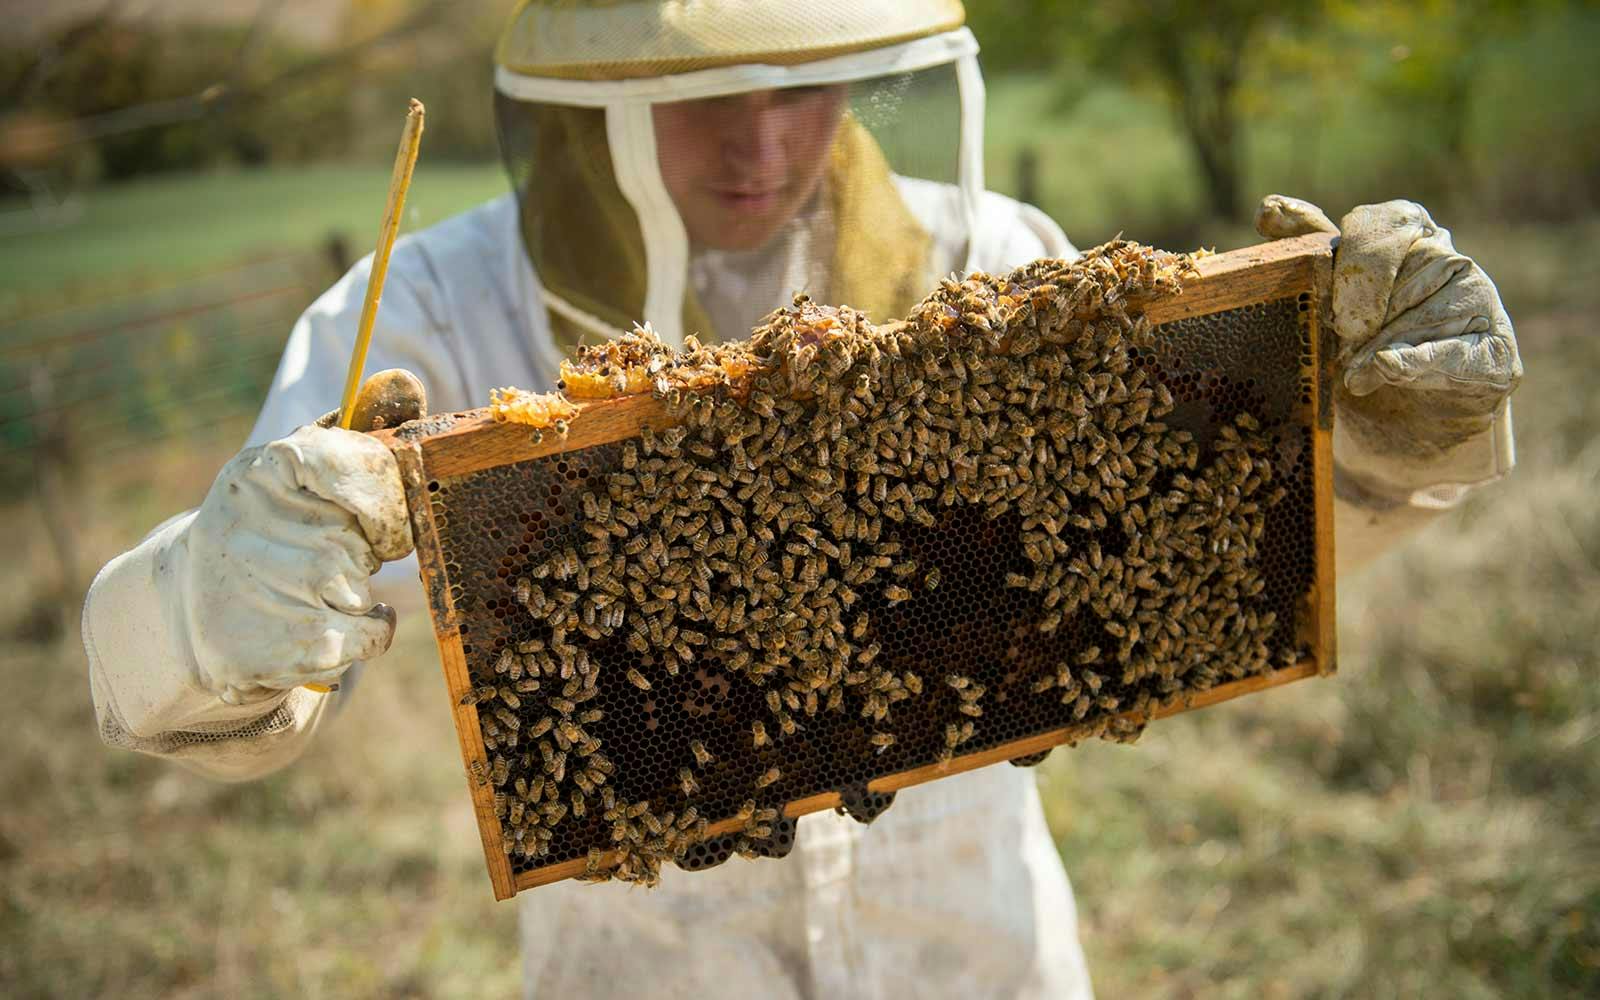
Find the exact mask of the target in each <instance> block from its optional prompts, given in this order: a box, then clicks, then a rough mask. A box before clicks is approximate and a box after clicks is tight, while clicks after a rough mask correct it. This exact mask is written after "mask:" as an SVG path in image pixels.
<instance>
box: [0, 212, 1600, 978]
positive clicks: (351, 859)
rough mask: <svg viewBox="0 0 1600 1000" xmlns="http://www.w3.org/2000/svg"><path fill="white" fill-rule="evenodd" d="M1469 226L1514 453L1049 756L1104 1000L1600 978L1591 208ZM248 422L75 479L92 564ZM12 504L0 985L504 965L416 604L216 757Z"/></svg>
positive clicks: (463, 971) (1599, 611)
mask: <svg viewBox="0 0 1600 1000" xmlns="http://www.w3.org/2000/svg"><path fill="white" fill-rule="evenodd" d="M1458 235H1461V234H1458ZM1474 236H1475V238H1470V239H1464V240H1463V242H1464V243H1465V244H1466V246H1467V248H1468V249H1469V250H1472V249H1477V248H1478V247H1485V248H1486V249H1487V250H1488V252H1487V253H1486V256H1489V257H1490V258H1491V261H1493V259H1494V258H1499V259H1501V260H1502V261H1504V262H1505V263H1504V266H1503V267H1502V268H1500V269H1498V270H1497V272H1496V273H1499V274H1501V275H1502V276H1503V278H1505V276H1507V275H1510V276H1512V277H1511V278H1510V279H1509V280H1503V284H1504V285H1505V287H1506V291H1507V296H1508V301H1509V302H1511V304H1512V309H1513V314H1514V315H1515V316H1516V317H1517V318H1518V320H1519V330H1520V332H1521V334H1522V336H1523V339H1524V343H1525V356H1526V360H1527V365H1528V369H1529V373H1530V374H1529V378H1528V381H1527V384H1526V386H1525V388H1524V389H1523V391H1522V393H1521V395H1520V397H1519V401H1518V412H1517V418H1518V428H1519V442H1520V449H1521V466H1520V468H1519V470H1518V472H1517V474H1516V476H1515V477H1514V478H1512V479H1511V480H1510V481H1508V482H1506V483H1504V484H1501V485H1500V486H1498V487H1496V488H1494V489H1493V490H1489V491H1486V492H1485V493H1483V494H1482V495H1481V496H1478V497H1475V498H1474V499H1473V500H1472V501H1471V502H1470V503H1469V504H1468V505H1467V507H1466V509H1464V510H1462V511H1460V512H1458V513H1456V514H1453V515H1452V516H1450V517H1449V518H1447V519H1445V520H1444V521H1443V522H1441V523H1440V524H1438V525H1437V526H1435V527H1434V528H1431V529H1430V530H1429V531H1428V532H1427V533H1426V534H1425V535H1424V536H1422V537H1420V538H1418V539H1416V540H1415V541H1413V542H1412V543H1410V544H1408V545H1407V546H1406V547H1404V548H1403V549H1402V550H1400V551H1397V552H1395V553H1394V554H1392V555H1391V556H1389V557H1388V558H1386V559H1385V560H1384V561H1383V562H1381V563H1380V564H1379V565H1378V566H1376V567H1375V568H1374V569H1373V570H1372V571H1370V572H1369V573H1368V574H1367V575H1366V576H1365V577H1363V578H1362V579H1360V580H1353V581H1348V585H1347V586H1346V587H1345V588H1344V590H1343V592H1342V593H1341V595H1340V597H1341V621H1342V626H1343V627H1342V631H1341V637H1340V638H1341V672H1340V674H1339V676H1338V677H1337V678H1334V679H1332V680H1326V681H1309V682H1305V683H1302V684H1298V685H1294V686H1291V687H1289V688H1286V689H1281V690H1277V691H1273V692H1270V693H1268V694H1265V695H1263V696H1261V697H1258V698H1253V699H1248V700H1245V701H1243V702H1239V703H1234V704H1232V705H1228V706H1223V707H1219V708H1216V709H1211V710H1208V711H1206V712H1203V713H1198V714H1196V715H1194V716H1190V717H1184V718H1179V719H1175V720H1171V721H1168V722H1164V723H1160V724H1158V725H1156V726H1154V727H1152V729H1151V731H1150V732H1149V734H1148V735H1147V736H1146V737H1145V739H1144V741H1143V742H1142V743H1141V744H1140V745H1139V746H1137V747H1134V748H1124V747H1116V746H1109V745H1099V744H1096V745H1090V746H1085V747H1083V748H1080V749H1078V750H1076V751H1072V752H1058V753H1057V754H1056V755H1055V756H1054V757H1053V758H1052V759H1051V761H1050V762H1049V763H1048V764H1047V765H1045V767H1044V768H1043V769H1042V770H1041V772H1040V773H1041V780H1042V781H1043V782H1044V783H1045V785H1046V790H1047V796H1046V801H1047V803H1048V807H1049V810H1050V816H1051V822H1052V826H1053V829H1054V830H1055V831H1056V833H1057V836H1058V839H1059V842H1060V845H1061V848H1062V852H1063V854H1064V856H1065V857H1066V859H1067V865H1068V870H1069V872H1071V873H1072V875H1073V877H1074V879H1075V882H1076V886H1077V889H1078V893H1079V903H1080V907H1081V910H1082V918H1083V932H1084V942H1085V946H1086V948H1087V949H1088V952H1089V955H1090V960H1091V968H1092V969H1093V971H1094V974H1095V976H1096V981H1097V986H1098V988H1099V991H1100V994H1101V995H1102V996H1106V997H1122V996H1141V997H1185V996H1207V997H1211V996H1221V997H1231V996H1250V997H1255V996H1288V997H1299V996H1361V997H1372V996H1376V997H1382V996H1418V995H1429V996H1451V997H1480V996H1481V997H1489V996H1503V995H1514V996H1532V997H1545V996H1550V997H1554V996H1578V995H1594V994H1595V992H1596V991H1597V990H1600V831H1597V828H1596V822H1595V817H1594V809H1593V805H1592V803H1593V802H1594V801H1595V798H1596V797H1597V796H1600V754H1597V752H1596V750H1597V735H1600V683H1597V681H1600V677H1597V671H1596V655H1595V652H1594V649H1593V643H1594V636H1595V634H1596V633H1597V631H1600V509H1597V507H1596V505H1595V503H1594V502H1593V495H1594V493H1595V487H1596V485H1597V480H1600V446H1596V445H1593V444H1592V443H1591V440H1590V439H1591V438H1592V437H1593V436H1594V434H1595V430H1596V428H1600V399H1597V398H1596V396H1595V394H1594V393H1593V390H1592V388H1591V386H1590V385H1589V384H1588V382H1589V378H1590V374H1589V373H1591V372H1593V371H1596V370H1600V342H1597V341H1596V340H1595V338H1594V337H1593V336H1592V334H1591V329H1590V328H1591V325H1592V322H1593V321H1592V319H1591V316H1592V310H1593V307H1594V306H1595V305H1596V304H1597V303H1596V301H1595V299H1596V298H1597V296H1596V294H1595V292H1594V291H1593V290H1594V289H1595V288H1596V287H1600V286H1597V283H1595V282H1594V281H1592V280H1589V279H1588V278H1585V277H1584V276H1583V275H1581V274H1580V275H1574V274H1573V273H1572V271H1571V269H1570V268H1571V266H1584V267H1588V268H1589V271H1590V275H1589V277H1590V278H1592V273H1593V265H1592V264H1580V265H1571V264H1569V262H1572V261H1579V262H1581V261H1594V260H1596V259H1600V254H1596V253H1594V252H1593V251H1594V250H1596V249H1597V247H1596V244H1597V243H1600V227H1597V226H1596V225H1594V224H1592V223H1591V224H1584V225H1576V226H1573V227H1571V228H1570V229H1569V230H1563V231H1560V232H1548V233H1540V232H1518V231H1506V232H1503V233H1486V232H1480V233H1477V234H1474ZM1518 241H1522V242H1520V243H1519V242H1518ZM1491 243H1492V247H1491V246H1489V245H1490V244H1491ZM1474 244H1477V246H1474ZM1552 247H1564V248H1565V250H1566V252H1565V253H1556V252H1554V251H1552V250H1551V249H1549V248H1552ZM1536 261H1544V262H1545V263H1543V264H1535V263H1529V262H1536ZM1519 262H1520V264H1521V265H1523V266H1518V265H1519ZM1524 270H1526V271H1527V275H1526V276H1520V277H1518V276H1516V275H1518V274H1519V273H1520V272H1521V271H1524ZM1523 303H1526V305H1527V309H1526V310H1523V308H1522V304H1523ZM242 433H243V430H242V429H241V428H222V429H220V430H219V431H218V432H216V433H214V434H212V435H211V436H210V437H209V439H206V438H200V439H197V443H194V444H192V445H190V446H189V447H186V448H184V449H182V450H179V449H176V448H174V449H171V450H169V451H167V452H164V453H162V454H160V455H143V456H138V460H137V462H136V463H133V464H129V463H124V464H123V465H121V466H120V471H119V470H118V469H107V470H104V471H103V472H102V473H100V474H97V475H95V476H93V477H91V478H90V479H89V480H88V481H87V482H86V484H85V486H86V491H85V493H84V494H83V496H84V501H83V506H82V509H81V511H80V512H79V514H78V517H79V519H80V525H81V531H80V541H81V544H82V546H83V549H84V553H85V558H86V561H94V562H96V563H98V561H100V560H102V559H104V558H106V557H107V556H109V555H110V554H111V553H113V552H115V551H116V550H117V549H118V548H121V547H124V546H126V545H127V544H128V543H129V542H130V541H131V540H132V539H133V538H135V537H137V534H138V533H139V531H141V530H143V529H145V528H147V527H149V526H150V525H151V524H152V523H153V522H154V521H155V520H157V519H158V518H159V517H160V516H161V515H163V514H165V513H168V512H170V511H171V510H172V509H175V508H176V507H178V506H182V505H185V504H192V503H194V502H196V501H197V500H198V498H199V497H200V495H201V494H202V493H203V490H204V487H205V484H206V482H207V481H208V480H209V478H210V476H211V475H212V474H213V472H214V470H215V469H216V468H217V467H218V466H219V465H220V463H221V461H222V459H223V458H224V457H226V455H227V453H228V452H230V451H231V450H232V448H233V447H235V446H236V443H237V441H238V440H239V438H240V437H241V436H242ZM6 514H7V515H8V516H7V521H6V523H8V524H9V525H12V526H13V530H12V532H11V537H10V538H9V539H8V542H9V543H10V545H11V547H12V555H13V557H16V558H17V562H15V563H12V565H20V566H24V567H29V568H30V572H27V573H17V572H12V573H8V574H7V575H6V577H5V578H4V583H3V587H4V589H3V591H0V597H4V598H5V600H6V606H7V607H9V608H11V609H12V611H11V612H10V613H8V614H7V615H5V616H0V630H3V633H0V634H4V635H5V636H7V638H5V639H4V640H0V684H3V685H4V688H5V690H6V691H7V692H8V694H9V697H8V699H7V702H6V705H7V707H6V710H5V715H4V718H3V724H4V731H5V732H6V736H7V743H6V748H7V751H8V752H7V753H6V755H5V758H4V762H3V763H0V775H3V780H4V783H5V788H6V789H7V790H8V797H7V798H8V801H7V808H6V810H5V811H4V813H3V814H0V939H3V940H4V941H5V945H4V946H0V983H4V984H5V986H6V992H7V993H9V994H10V995H29V996H32V995H60V996H87V995H96V994H103V993H115V994H117V995H119V996H134V997H138V996H157V995H159V996H167V997H189V996H228V997H236V996H238V997H248V996H255V995H259V996H281V995H304V996H340V997H344V996H392V995H425V996H453V995H457V994H462V995H465V994H471V995H473V996H504V995H509V994H512V993H514V992H515V991H516V989H517V986H518V980H519V975H518V968H517V951H516V917H515V908H514V907H513V906H508V905H497V904H494V903H492V902H491V901H490V898H489V891H488V883H487V879H486V877H485V875H484V873H483V870H482V862H481V857H480V855H479V853H478V847H477V836H476V832H475V829H474V827H473V823H472V819H471V815H470V812H469V808H468V799H467V796H466V794H465V788H464V785H463V778H462V776H461V773H460V771H461V767H460V763H459V758H458V756H457V754H456V751H455V744H454V735H453V733H452V730H451V725H450V721H449V717H448V712H447V711H446V706H445V703H444V702H445V694H444V686H443V682H442V680H441V678H440V677H439V675H438V670H437V667H436V666H435V664H434V661H433V651H432V648H431V643H430V640H429V638H428V636H427V635H426V630H425V627H424V625H423V623H421V622H420V621H417V620H415V619H413V620H410V621H408V622H406V623H405V626H404V631H403V635H402V639H401V642H400V645H399V648H398V649H397V650H396V652H395V653H394V654H392V655H390V656H389V657H387V658H385V660H384V661H382V662H381V663H379V664H377V665H376V666H375V667H374V669H372V670H371V671H370V672H369V674H368V676H367V677H366V678H365V679H364V680H363V682H362V684H361V690H360V695H359V697H356V698H354V699H353V701H352V703H351V705H350V707H349V709H348V711H347V713H346V714H345V716H344V717H343V718H341V719H339V720H338V721H337V723H336V724H335V725H333V726H332V727H330V729H329V730H328V732H327V733H326V734H325V738H323V739H321V740H320V741H319V742H318V744H317V745H316V746H315V747H314V748H313V749H312V750H311V751H310V753H309V754H308V756H307V758H306V759H305V760H303V761H302V762H301V763H300V764H299V765H298V766H296V767H294V768H291V769H290V770H288V771H287V772H285V773H283V774H280V775H278V776H276V777H273V778H271V779H269V780H267V781H264V782H259V783H256V784H252V785H243V786H222V785H215V784H209V783H207V782H205V781H202V780H200V779H198V778H194V777H191V776H189V775H187V774H184V773H181V772H178V771H176V770H174V769H172V768H170V767H167V766H165V765H162V764H161V763H159V762H156V761H152V760H146V759H142V758H138V757H134V756H132V755H128V754H118V753H113V752H110V751H107V750H104V749H103V748H102V747H101V746H100V744H99V743H98V741H97V740H96V739H95V736H94V726H93V715H92V711H91V709H90V706H89V699H88V692H87V690H86V688H85V684H84V666H83V659H82V653H81V651H80V649H79V647H78V645H77V643H76V641H75V637H74V636H73V635H72V634H71V633H70V632H69V633H68V634H67V635H65V636H61V637H57V638H55V639H45V640H41V639H39V638H38V636H40V635H41V634H43V633H44V632H45V631H46V630H45V629H43V628H42V627H41V626H40V625H39V617H40V616H38V615H37V614H35V615H31V616H30V615H29V614H28V613H27V610H28V609H29V608H30V607H32V606H34V605H35V604H36V603H37V602H36V599H37V597H38V595H39V594H40V593H42V592H44V591H48V590H50V589H52V580H53V577H52V573H51V570H50V569H49V567H50V565H51V562H50V555H49V550H48V548H47V547H46V544H45V541H44V539H43V533H42V532H41V531H39V530H38V525H39V523H40V521H39V516H40V515H39V512H38V511H37V510H36V509H34V508H33V507H31V506H28V505H23V506H20V507H15V508H13V509H10V510H7V511H6ZM24 635H26V636H32V637H33V638H24ZM605 891H610V890H605Z"/></svg>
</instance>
